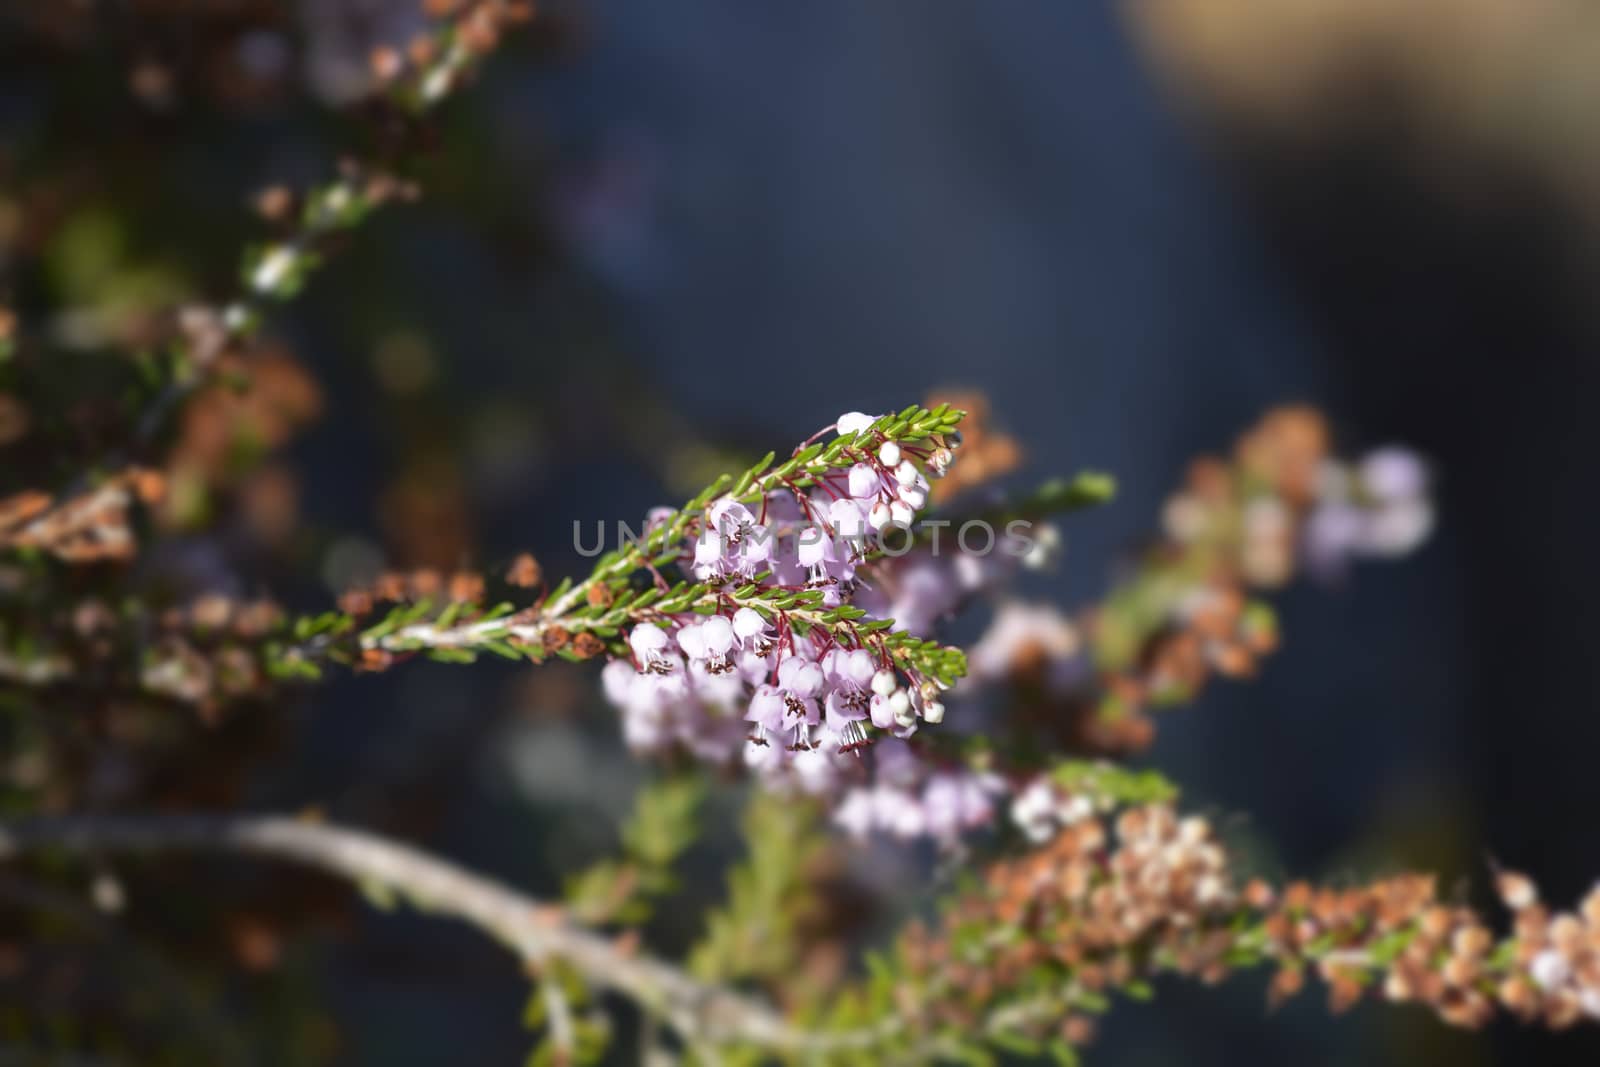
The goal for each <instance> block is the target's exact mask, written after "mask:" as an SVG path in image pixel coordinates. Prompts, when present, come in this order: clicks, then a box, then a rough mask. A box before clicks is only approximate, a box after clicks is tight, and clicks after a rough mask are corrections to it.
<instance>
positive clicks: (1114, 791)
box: [1050, 759, 1178, 807]
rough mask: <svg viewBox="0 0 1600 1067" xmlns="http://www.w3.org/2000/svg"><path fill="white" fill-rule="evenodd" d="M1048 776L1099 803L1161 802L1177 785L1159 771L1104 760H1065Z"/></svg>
mask: <svg viewBox="0 0 1600 1067" xmlns="http://www.w3.org/2000/svg"><path fill="white" fill-rule="evenodd" d="M1050 778H1051V780H1052V781H1053V782H1055V783H1056V784H1057V785H1058V786H1060V787H1061V788H1062V789H1064V790H1066V791H1067V792H1069V793H1081V794H1086V795H1087V796H1089V797H1091V798H1093V799H1094V801H1095V802H1096V804H1097V805H1099V806H1101V807H1121V806H1125V805H1126V806H1134V805H1140V804H1160V803H1167V802H1170V801H1174V800H1176V799H1177V798H1178V787H1177V786H1176V785H1174V784H1173V783H1172V782H1171V781H1170V780H1168V779H1167V777H1166V776H1165V775H1163V774H1162V773H1161V772H1159V771H1154V770H1144V771H1136V770H1133V769H1132V768H1129V767H1122V766H1119V765H1118V764H1115V763H1108V762H1106V761H1104V760H1076V759H1074V760H1064V761H1062V762H1061V763H1058V764H1056V765H1055V766H1054V767H1053V768H1051V770H1050Z"/></svg>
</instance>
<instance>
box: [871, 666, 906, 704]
mask: <svg viewBox="0 0 1600 1067" xmlns="http://www.w3.org/2000/svg"><path fill="white" fill-rule="evenodd" d="M898 688H900V680H899V679H898V678H896V677H895V673H894V671H891V670H887V669H885V670H881V671H879V672H878V673H877V674H874V675H873V676H872V691H873V692H874V693H876V694H878V695H879V696H881V697H886V696H888V695H889V694H890V693H893V692H894V691H895V690H896V689H898Z"/></svg>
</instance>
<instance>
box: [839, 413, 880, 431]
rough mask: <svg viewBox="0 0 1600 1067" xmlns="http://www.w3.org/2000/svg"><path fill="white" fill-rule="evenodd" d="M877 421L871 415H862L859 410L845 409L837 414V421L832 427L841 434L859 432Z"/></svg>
mask: <svg viewBox="0 0 1600 1067" xmlns="http://www.w3.org/2000/svg"><path fill="white" fill-rule="evenodd" d="M877 421H878V420H877V419H875V418H873V417H872V416H871V415H863V414H862V413H861V412H859V411H847V412H845V413H844V414H843V415H840V416H839V421H838V422H836V423H835V424H834V428H835V429H837V430H838V431H839V432H840V433H841V434H846V433H860V432H861V431H862V430H865V429H866V428H867V427H868V426H871V425H872V424H873V423H874V422H877Z"/></svg>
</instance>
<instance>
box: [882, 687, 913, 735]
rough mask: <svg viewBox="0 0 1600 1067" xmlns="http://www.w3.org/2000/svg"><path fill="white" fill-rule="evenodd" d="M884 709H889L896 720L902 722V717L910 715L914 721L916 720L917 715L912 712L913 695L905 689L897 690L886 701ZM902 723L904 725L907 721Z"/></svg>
mask: <svg viewBox="0 0 1600 1067" xmlns="http://www.w3.org/2000/svg"><path fill="white" fill-rule="evenodd" d="M884 709H885V710H886V711H888V712H889V714H890V715H893V716H894V721H895V722H900V721H901V720H902V719H905V718H907V717H909V718H910V719H911V721H912V722H915V721H916V716H915V715H913V714H912V713H911V696H910V694H908V693H907V692H906V691H905V690H904V689H897V690H895V692H894V693H893V694H892V695H891V696H889V697H888V698H887V699H886V700H885V701H884ZM901 725H902V726H903V725H905V723H901Z"/></svg>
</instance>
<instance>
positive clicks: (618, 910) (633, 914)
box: [566, 775, 706, 926]
mask: <svg viewBox="0 0 1600 1067" xmlns="http://www.w3.org/2000/svg"><path fill="white" fill-rule="evenodd" d="M705 794H706V787H705V783H704V781H703V780H702V779H700V778H698V777H693V776H690V775H678V776H675V777H671V778H665V779H662V780H660V781H657V782H651V783H650V784H648V785H646V786H645V787H644V788H642V789H640V790H639V793H638V796H637V797H636V798H635V799H634V806H633V813H632V814H631V815H630V816H629V817H628V819H627V821H626V822H625V823H624V824H623V826H622V855H621V856H620V857H618V858H617V859H613V860H605V861H603V862H600V863H597V864H595V865H594V866H592V867H590V868H589V869H588V870H585V871H582V872H580V873H578V874H575V875H573V876H572V877H570V878H569V879H568V880H567V887H566V898H567V903H568V905H569V906H570V907H571V909H572V914H573V917H574V918H576V919H578V920H579V921H581V922H585V923H589V924H602V923H621V924H624V925H628V926H633V925H637V924H639V923H642V922H645V921H646V920H648V919H649V918H650V915H651V911H652V907H653V904H654V902H655V901H656V900H657V899H659V898H661V897H664V896H666V895H668V894H670V893H673V892H675V891H676V890H677V888H678V879H677V876H676V874H675V873H674V871H673V866H674V864H676V863H677V861H678V859H679V858H680V857H681V856H682V855H683V853H684V852H685V851H687V850H688V848H689V846H690V845H692V844H694V842H695V840H696V838H698V837H699V834H700V819H699V815H700V809H701V806H702V805H703V803H704V801H705Z"/></svg>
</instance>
